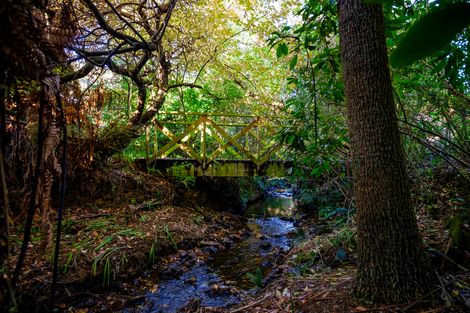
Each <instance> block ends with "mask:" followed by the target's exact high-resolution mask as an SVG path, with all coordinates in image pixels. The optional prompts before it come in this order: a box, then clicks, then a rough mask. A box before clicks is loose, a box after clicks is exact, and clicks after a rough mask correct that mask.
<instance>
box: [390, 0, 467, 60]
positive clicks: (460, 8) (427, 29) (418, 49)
mask: <svg viewBox="0 0 470 313" xmlns="http://www.w3.org/2000/svg"><path fill="white" fill-rule="evenodd" d="M469 25H470V3H468V2H466V1H457V2H448V3H446V2H444V3H443V4H441V5H439V6H435V7H434V8H433V9H431V11H430V12H429V13H427V14H425V15H424V16H423V17H422V18H420V19H419V20H418V21H417V22H416V23H414V24H413V25H412V26H411V28H410V29H408V30H407V32H406V34H405V36H404V37H403V38H402V39H401V41H400V43H399V45H398V47H397V49H396V50H395V51H394V52H393V54H392V56H391V59H390V60H391V63H392V65H395V66H401V65H408V64H411V63H413V62H414V61H417V60H419V59H421V58H423V57H426V56H430V55H432V54H433V53H435V52H438V51H439V50H440V49H441V48H443V47H444V46H445V45H447V44H448V43H449V42H451V41H452V40H453V39H455V37H456V35H457V34H458V33H460V32H461V31H462V30H463V29H464V28H465V27H467V26H469ZM431 36H432V40H430V38H431Z"/></svg>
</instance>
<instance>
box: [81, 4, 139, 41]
mask: <svg viewBox="0 0 470 313" xmlns="http://www.w3.org/2000/svg"><path fill="white" fill-rule="evenodd" d="M82 1H83V2H84V3H85V5H86V6H87V7H88V8H89V9H90V10H91V12H92V13H93V15H94V16H95V17H96V20H97V21H98V24H99V25H100V26H101V27H102V28H103V29H104V30H105V31H107V32H108V33H109V34H110V35H113V36H114V37H116V38H119V39H122V40H125V41H126V42H127V43H129V44H131V45H132V44H133V43H138V42H139V41H138V40H137V39H135V38H134V37H131V36H128V35H126V34H123V33H121V32H118V31H117V30H115V29H114V28H112V27H111V26H109V24H108V23H107V22H106V20H105V19H104V17H103V15H102V14H101V12H100V10H98V8H97V7H96V6H95V4H94V3H93V1H91V0H82Z"/></svg>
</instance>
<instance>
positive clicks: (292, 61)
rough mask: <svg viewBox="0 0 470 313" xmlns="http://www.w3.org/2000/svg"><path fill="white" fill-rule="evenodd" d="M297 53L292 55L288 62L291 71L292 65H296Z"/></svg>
mask: <svg viewBox="0 0 470 313" xmlns="http://www.w3.org/2000/svg"><path fill="white" fill-rule="evenodd" d="M298 58H299V57H298V55H297V54H296V55H294V57H293V58H292V59H291V60H290V64H289V68H290V70H291V71H292V70H293V69H294V67H295V66H296V65H297V61H298Z"/></svg>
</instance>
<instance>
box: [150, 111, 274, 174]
mask: <svg viewBox="0 0 470 313" xmlns="http://www.w3.org/2000/svg"><path fill="white" fill-rule="evenodd" d="M282 123H283V117H282V116H278V115H269V116H257V115H251V114H217V113H182V112H160V113H159V114H158V116H157V118H156V119H155V120H154V125H155V129H157V130H158V132H159V133H158V134H157V133H155V134H154V143H153V147H154V149H153V152H154V153H153V155H152V156H151V159H153V160H155V159H162V158H174V159H179V158H181V159H183V158H188V157H189V158H191V159H194V160H196V161H197V162H198V163H199V164H200V165H202V166H203V167H205V166H207V165H208V164H210V163H211V162H214V161H217V160H220V159H224V160H250V161H252V162H253V163H254V164H255V165H256V166H257V167H260V166H261V165H262V164H263V163H265V162H266V161H268V160H273V159H280V158H281V157H280V156H279V155H277V154H278V153H279V151H280V149H281V148H282V146H281V145H280V144H279V143H278V142H277V141H276V140H275V136H276V134H277V132H278V131H279V128H280V127H281V126H282ZM147 138H149V136H148V135H147Z"/></svg>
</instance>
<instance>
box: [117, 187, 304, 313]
mask: <svg viewBox="0 0 470 313" xmlns="http://www.w3.org/2000/svg"><path fill="white" fill-rule="evenodd" d="M296 214H297V212H296V210H295V205H294V201H293V199H292V194H291V192H290V190H278V191H275V192H270V195H269V197H267V198H266V199H263V200H262V201H258V202H256V203H254V204H253V205H250V206H249V207H248V208H247V211H246V216H247V217H248V222H247V223H248V225H247V226H248V228H249V229H250V231H251V232H250V235H248V236H244V237H243V238H241V240H240V242H238V243H236V244H235V245H234V246H232V247H231V248H229V249H226V250H221V251H218V252H215V253H212V254H210V256H209V257H208V258H207V259H206V260H201V259H199V258H197V257H195V255H193V254H191V253H188V254H185V255H184V257H183V258H185V259H186V260H183V261H184V262H185V263H184V264H185V269H184V270H183V271H182V273H181V271H180V272H178V273H175V274H174V275H167V277H163V278H160V279H159V280H158V281H157V282H156V283H157V284H156V286H155V288H154V289H155V291H154V292H148V293H147V294H146V295H145V300H144V301H143V302H142V303H141V304H140V305H138V306H137V307H134V308H132V309H128V310H125V312H128V313H130V312H165V313H167V312H168V313H171V312H177V311H178V310H179V309H180V308H182V307H184V306H186V305H187V304H188V303H189V302H190V301H198V302H199V303H200V304H201V305H202V306H206V307H228V306H230V305H233V304H236V303H238V302H240V301H241V300H242V298H243V296H244V295H245V294H247V293H255V292H256V290H257V289H256V285H255V284H254V282H253V281H250V279H249V277H248V275H247V273H252V274H255V273H256V272H257V271H258V272H259V271H261V273H262V278H263V283H264V282H266V281H267V280H268V279H269V278H270V277H272V276H273V275H274V274H275V273H274V272H275V271H273V269H274V268H275V267H274V265H275V264H276V263H277V262H278V261H279V260H280V259H282V255H283V254H284V253H285V252H286V251H288V250H289V249H290V247H291V244H292V239H291V238H290V233H292V232H293V231H294V230H295V227H294V222H293V220H294V217H295V215H296ZM168 276H170V277H168ZM171 276H173V277H171Z"/></svg>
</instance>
